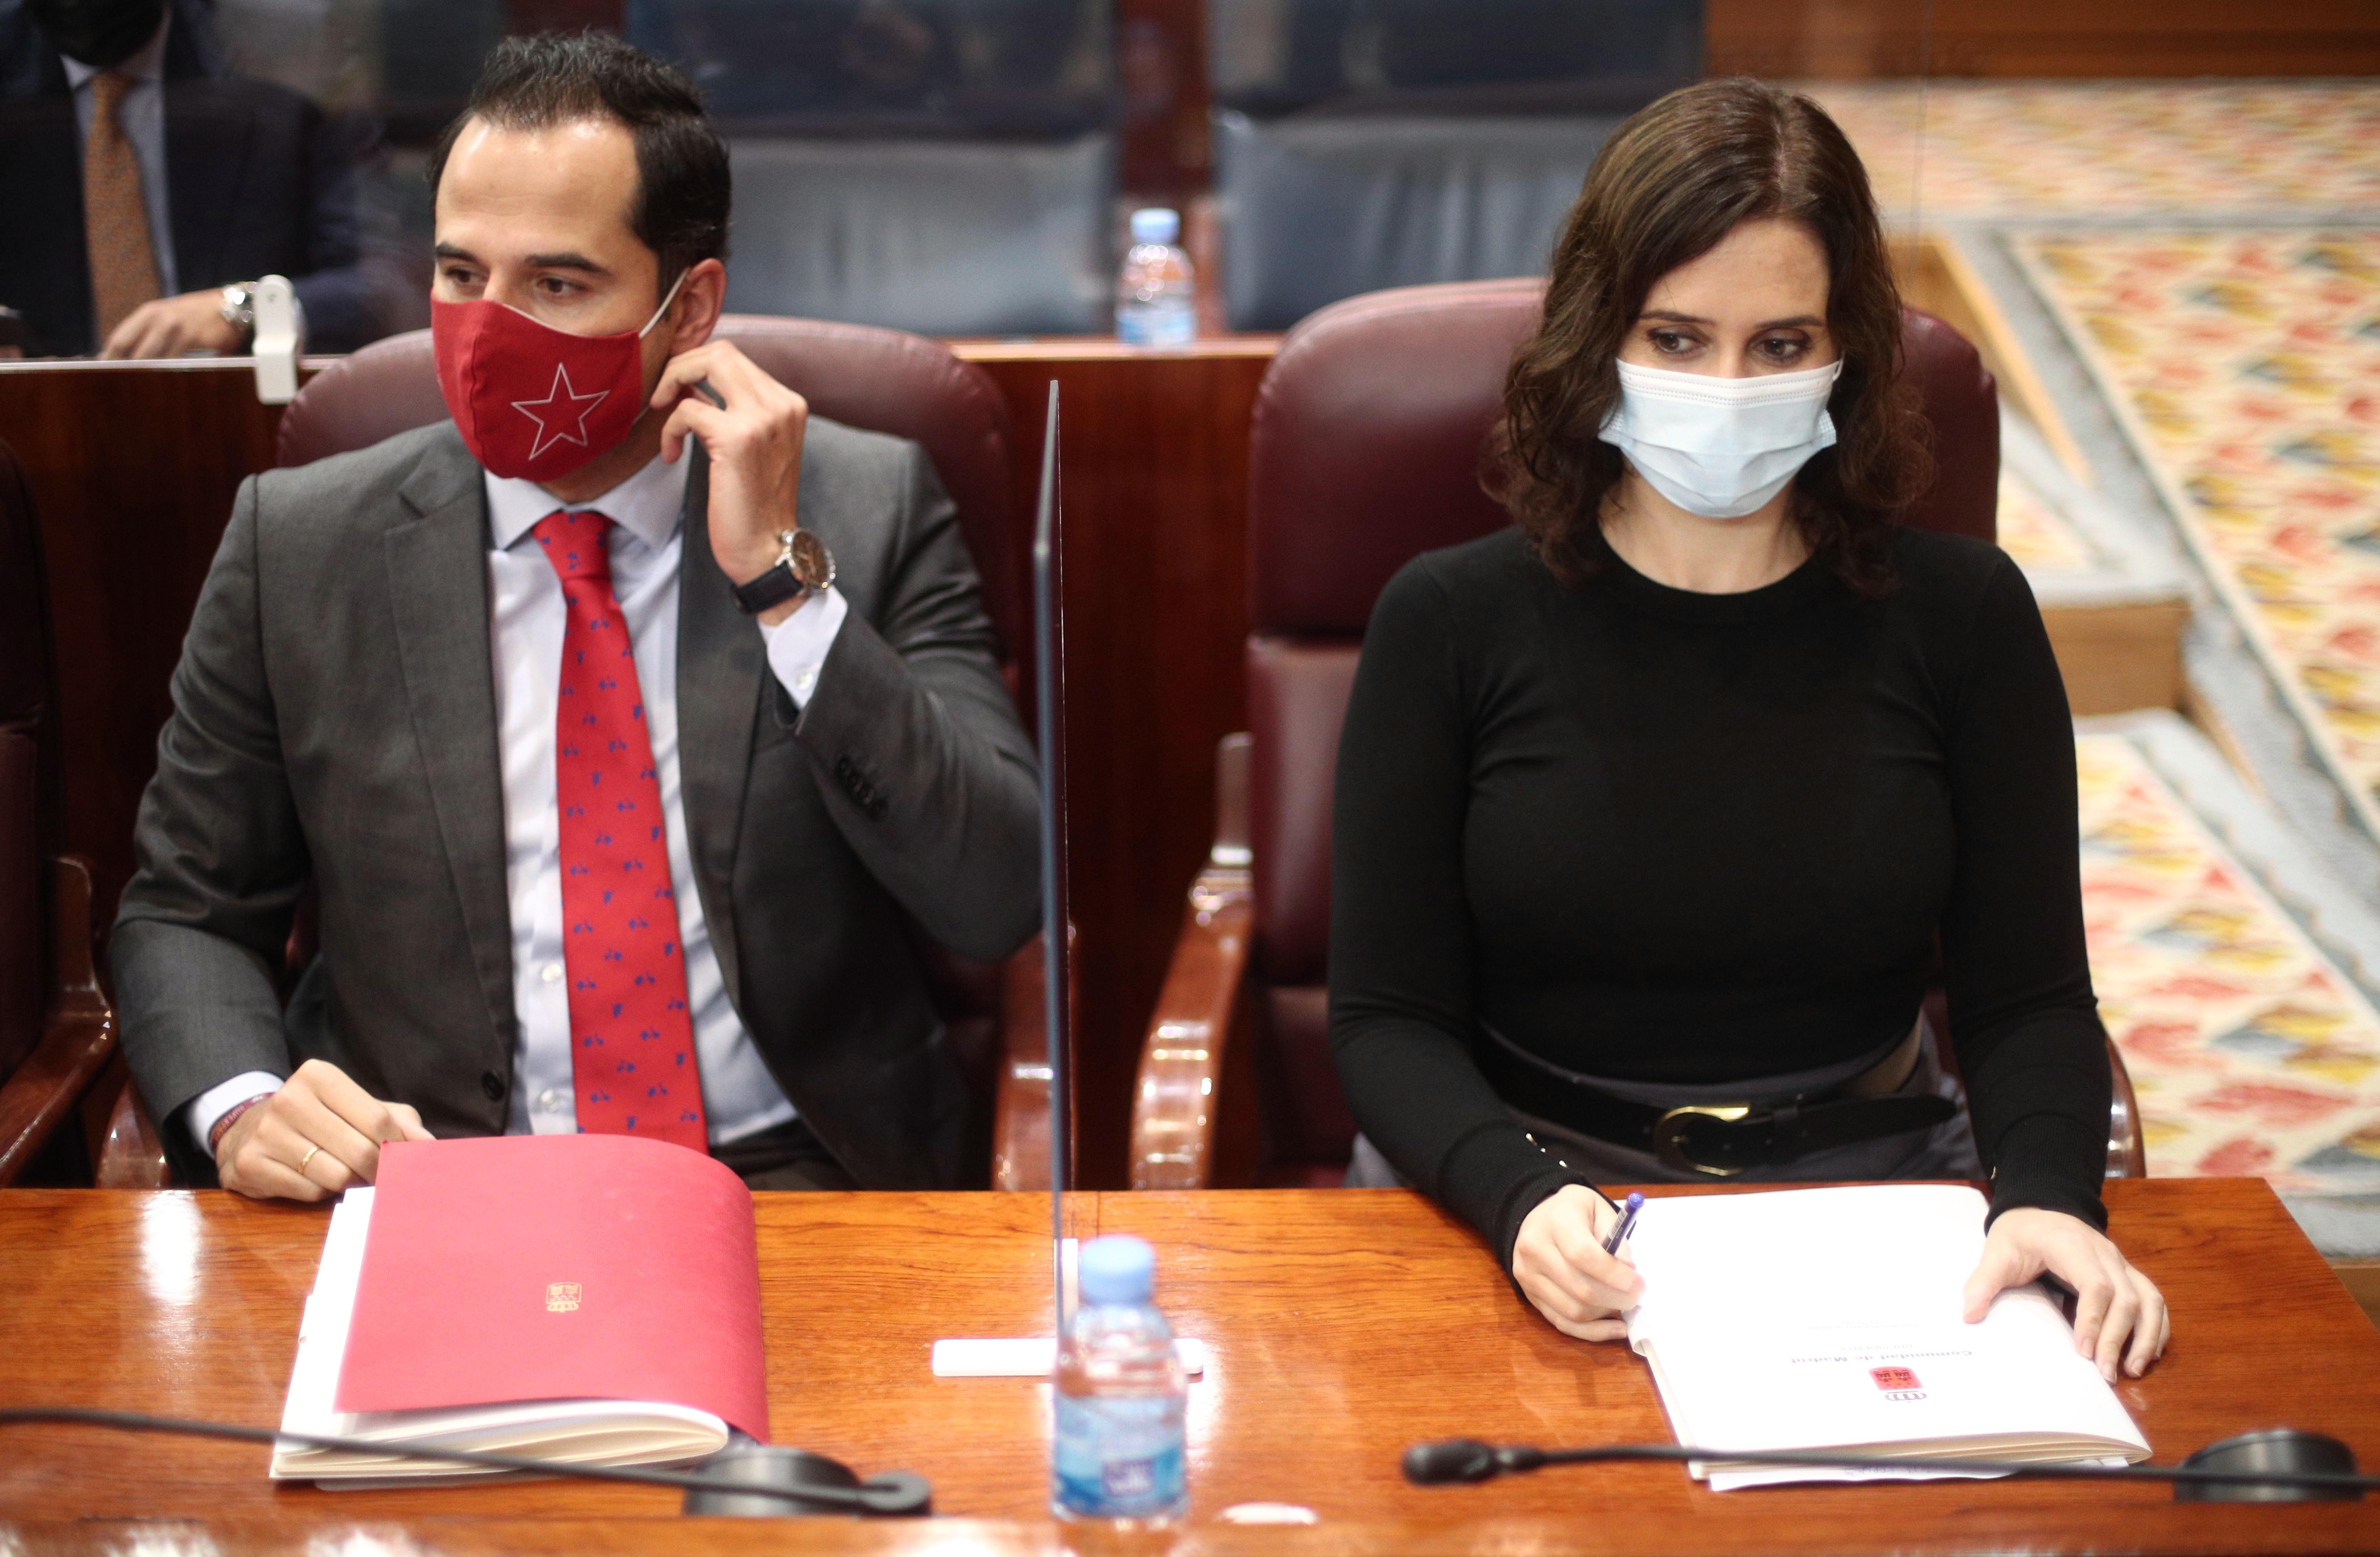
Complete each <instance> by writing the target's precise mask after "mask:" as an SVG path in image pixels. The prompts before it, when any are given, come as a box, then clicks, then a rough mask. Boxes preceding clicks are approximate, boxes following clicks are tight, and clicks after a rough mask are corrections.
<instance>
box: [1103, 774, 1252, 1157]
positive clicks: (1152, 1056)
mask: <svg viewBox="0 0 2380 1557" xmlns="http://www.w3.org/2000/svg"><path fill="white" fill-rule="evenodd" d="M1215 791H1216V807H1215V812H1216V828H1215V843H1214V846H1213V847H1212V848H1211V849H1209V850H1208V855H1207V865H1206V868H1205V869H1204V870H1200V871H1199V872H1198V877H1197V880H1196V881H1195V882H1191V884H1190V896H1189V901H1188V902H1187V903H1186V904H1185V905H1184V907H1183V913H1182V933H1181V936H1180V937H1179V939H1177V940H1176V941H1175V942H1174V943H1173V961H1172V965H1171V966H1170V967H1167V969H1166V971H1165V984H1164V987H1163V988H1162V989H1161V990H1160V991H1159V992H1158V997H1157V1010H1156V1012H1155V1013H1154V1015H1152V1016H1151V1017H1150V1019H1149V1024H1148V1036H1147V1040H1145V1041H1144V1042H1143V1043H1142V1045H1141V1051H1140V1071H1139V1075H1138V1077H1136V1078H1135V1084H1134V1088H1133V1104H1132V1187H1133V1188H1135V1189H1204V1188H1207V1187H1208V1186H1210V1185H1212V1184H1213V1183H1214V1182H1215V1179H1216V1171H1217V1168H1218V1165H1219V1164H1218V1158H1219V1156H1220V1154H1221V1153H1220V1151H1219V1146H1220V1144H1221V1142H1220V1131H1219V1129H1218V1127H1217V1125H1218V1121H1219V1120H1220V1119H1222V1118H1223V1117H1224V1116H1225V1101H1226V1099H1225V1092H1226V1088H1225V1067H1226V1065H1227V1064H1228V1065H1230V1066H1231V1067H1232V1070H1233V1075H1234V1076H1235V1077H1236V1076H1237V1075H1238V1074H1239V1073H1241V1072H1245V1070H1246V1069H1247V1068H1248V1067H1247V1064H1246V1056H1245V1055H1238V1056H1235V1055H1234V1052H1233V1051H1234V1049H1235V1047H1238V1046H1239V1045H1238V1044H1235V1039H1237V1040H1243V1041H1244V1040H1245V1034H1246V1027H1247V1024H1246V1023H1245V1021H1243V1020H1241V1019H1240V1017H1241V1014H1242V1012H1243V1011H1244V1010H1245V987H1246V984H1247V972H1248V955H1249V950H1250V943H1251V939H1252V931H1253V930H1254V926H1255V918H1256V904H1255V893H1254V886H1253V882H1252V877H1251V872H1250V870H1249V866H1250V864H1251V858H1250V856H1249V852H1248V844H1247V811H1248V808H1247V796H1248V737H1247V736H1245V735H1236V736H1225V737H1223V740H1222V743H1221V744H1220V746H1219V747H1218V748H1216V752H1215ZM1255 1101H1256V1100H1255V1099H1253V1098H1233V1099H1232V1100H1230V1107H1231V1109H1232V1110H1233V1111H1234V1112H1236V1113H1240V1114H1241V1115H1243V1116H1244V1117H1252V1113H1251V1111H1252V1110H1253V1109H1254V1107H1255Z"/></svg>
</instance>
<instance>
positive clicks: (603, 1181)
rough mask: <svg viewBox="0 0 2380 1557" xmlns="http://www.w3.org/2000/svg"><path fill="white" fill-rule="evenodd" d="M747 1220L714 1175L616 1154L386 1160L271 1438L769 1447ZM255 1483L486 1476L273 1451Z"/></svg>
mask: <svg viewBox="0 0 2380 1557" xmlns="http://www.w3.org/2000/svg"><path fill="white" fill-rule="evenodd" d="M489 1186H499V1187H498V1189H497V1192H496V1193H493V1194H491V1193H490V1192H489ZM751 1207H752V1203H751V1196H750V1195H749V1194H748V1193H747V1191H746V1190H745V1188H744V1186H743V1183H742V1181H741V1180H739V1179H737V1178H736V1177H735V1174H732V1173H730V1172H729V1171H728V1170H727V1169H726V1168H724V1167H722V1166H721V1165H720V1164H718V1163H716V1162H712V1161H711V1160H710V1159H709V1158H707V1157H703V1156H700V1155H699V1154H698V1153H695V1152H691V1151H686V1150H683V1149H681V1148H678V1147H674V1146H668V1145H665V1144H662V1143H659V1142H654V1141H647V1140H639V1139H636V1138H633V1137H624V1136H599V1135H583V1136H536V1137H530V1136H522V1137H500V1138H497V1139H492V1140H465V1141H436V1142H419V1143H416V1142H404V1143H391V1144H390V1145H389V1146H387V1147H385V1148H383V1151H382V1157H381V1174H380V1185H379V1186H378V1187H377V1188H364V1189H351V1190H349V1191H348V1192H347V1193H346V1198H344V1199H342V1200H341V1202H340V1203H339V1205H338V1207H337V1208H336V1209H335V1210H333V1212H332V1213H331V1227H330V1232H329V1234H328V1235H327V1236H326V1238H325V1239H324V1242H323V1246H322V1264H321V1266H320V1268H319V1269H318V1270H317V1271H316V1272H315V1277H314V1291H313V1294H312V1295H310V1297H308V1298H307V1300H306V1311H305V1318H304V1320H303V1321H302V1323H301V1326H300V1329H299V1334H298V1342H297V1366H296V1368H294V1369H293V1370H292V1372H291V1374H290V1380H289V1396H288V1399H287V1401H286V1403H285V1405H284V1406H283V1408H282V1414H281V1427H282V1429H283V1430H284V1431H286V1432H305V1433H317V1434H322V1435H325V1436H331V1437H341V1438H364V1439H379V1440H383V1441H385V1440H391V1439H404V1440H407V1441H427V1442H434V1443H437V1444H439V1445H441V1446H442V1447H446V1448H455V1449H467V1450H478V1451H481V1452H485V1453H492V1454H521V1455H528V1456H531V1457H534V1458H538V1459H545V1460H553V1461H557V1462H566V1463H572V1464H578V1465H599V1466H625V1465H651V1464H659V1463H663V1462H668V1461H674V1460H686V1459H692V1458H695V1457H698V1456H700V1455H703V1454H710V1453H713V1452H715V1451H717V1450H719V1449H722V1448H723V1447H725V1446H726V1444H727V1442H728V1440H729V1436H730V1431H731V1429H737V1428H740V1429H744V1430H746V1431H747V1432H749V1433H750V1434H751V1435H752V1436H753V1437H756V1438H761V1439H764V1440H765V1438H766V1436H767V1433H768V1414H767V1413H768V1406H767V1395H766V1388H765V1383H764V1368H763V1366H762V1355H761V1346H760V1316H759V1269H758V1267H759V1260H758V1255H757V1252H756V1248H755V1244H754V1239H753V1231H752V1209H751ZM272 1474H273V1478H274V1479H276V1480H291V1479H297V1480H305V1479H311V1480H315V1481H318V1482H322V1483H323V1484H325V1485H339V1486H363V1485H375V1484H383V1483H385V1482H387V1481H391V1480H395V1479H400V1478H403V1479H411V1478H423V1477H430V1478H448V1477H462V1476H474V1475H485V1474H498V1473H491V1472H485V1471H479V1470H475V1469H474V1468H473V1467H471V1466H455V1465H441V1464H438V1463H436V1462H434V1461H425V1460H417V1459H411V1458H399V1457H397V1456H395V1455H381V1454H362V1453H358V1452H353V1451H341V1450H325V1449H308V1448H303V1447H300V1446H298V1445H296V1444H292V1443H287V1442H283V1443H278V1444H276V1445H275V1446H274V1448H273V1468H272Z"/></svg>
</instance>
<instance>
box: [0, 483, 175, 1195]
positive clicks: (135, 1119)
mask: <svg viewBox="0 0 2380 1557" xmlns="http://www.w3.org/2000/svg"><path fill="white" fill-rule="evenodd" d="M51 656H52V650H51V639H50V624H49V602H48V598H47V595H46V592H45V589H44V583H43V572H42V538H41V529H40V525H39V521H38V516H37V515H36V514H35V512H34V508H33V495H32V491H31V489H30V486H29V485H28V484H27V482H26V480H25V474H24V471H23V469H22V468H20V467H19V466H18V463H17V456H16V453H15V451H13V450H11V449H10V448H9V447H8V446H7V444H0V1186H7V1185H10V1184H14V1183H16V1182H18V1179H19V1178H20V1177H21V1176H22V1175H23V1174H25V1172H26V1170H27V1169H28V1168H30V1167H31V1166H32V1165H33V1163H34V1162H35V1160H36V1159H39V1158H41V1156H42V1150H43V1149H44V1148H45V1147H47V1146H48V1145H49V1144H50V1142H51V1141H52V1140H53V1139H54V1138H55V1137H56V1136H57V1133H58V1131H59V1129H60V1128H61V1127H62V1126H63V1125H66V1124H67V1122H68V1121H69V1120H72V1119H75V1118H76V1117H77V1116H78V1115H79V1116H80V1122H81V1125H82V1134H83V1141H84V1144H85V1146H86V1147H87V1148H88V1158H89V1161H88V1163H87V1164H85V1165H78V1166H75V1167H73V1168H72V1169H71V1171H70V1172H69V1173H68V1174H66V1175H63V1176H67V1177H68V1178H70V1179H71V1180H72V1181H75V1182H79V1181H80V1179H81V1176H82V1174H83V1172H84V1166H87V1167H88V1169H89V1172H90V1174H91V1178H92V1181H93V1182H97V1183H102V1184H109V1185H119V1186H156V1185H162V1184H163V1183H164V1166H165V1164H164V1152H163V1151H162V1150H159V1149H158V1146H157V1141H156V1135H155V1132H154V1131H153V1130H148V1129H147V1121H146V1117H145V1116H144V1115H142V1114H141V1113H140V1109H139V1102H138V1100H137V1098H136V1097H135V1096H134V1094H133V1092H132V1089H131V1085H130V1083H129V1081H128V1079H127V1076H126V1071H125V1068H124V1061H123V1057H122V1056H121V1055H120V1054H119V1053H118V1052H117V1047H116V1040H115V1007H114V1006H113V1005H112V1004H109V1002H108V999H107V995H106V993H105V991H103V990H102V988H101V987H100V982H99V977H98V969H97V966H96V948H95V944H94V939H93V926H92V923H91V864H90V862H89V861H87V860H84V859H81V858H76V857H73V856H59V855H57V854H56V853H55V849H56V846H57V836H58V831H59V818H58V806H59V794H58V777H57V772H58V746H57V741H58V736H57V728H56V723H57V697H56V691H55V685H54V676H53V664H52V657H51Z"/></svg>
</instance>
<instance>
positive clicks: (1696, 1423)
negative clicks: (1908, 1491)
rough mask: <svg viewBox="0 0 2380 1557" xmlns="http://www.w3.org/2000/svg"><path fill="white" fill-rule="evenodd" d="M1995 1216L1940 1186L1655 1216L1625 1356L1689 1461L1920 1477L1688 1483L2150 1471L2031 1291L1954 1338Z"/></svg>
mask: <svg viewBox="0 0 2380 1557" xmlns="http://www.w3.org/2000/svg"><path fill="white" fill-rule="evenodd" d="M1986 1210H1987V1208H1986V1206H1985V1200H1984V1198H1983V1196H1981V1195H1980V1194H1978V1193H1976V1192H1975V1191H1974V1190H1973V1189H1971V1188H1968V1187H1966V1186H1963V1185H1933V1184H1888V1185H1863V1186H1852V1187H1847V1188H1840V1189H1789V1190H1779V1191H1776V1192H1773V1193H1767V1194H1744V1195H1698V1196H1666V1197H1663V1198H1658V1199H1654V1200H1648V1201H1646V1202H1645V1209H1644V1210H1643V1211H1641V1212H1640V1213H1638V1216H1637V1219H1636V1227H1635V1231H1634V1233H1633V1235H1632V1236H1631V1237H1630V1239H1629V1248H1628V1253H1629V1257H1630V1258H1631V1259H1633V1260H1634V1262H1635V1265H1636V1269H1637V1271H1639V1272H1640V1273H1641V1274H1642V1275H1643V1276H1644V1278H1645V1295H1644V1297H1643V1299H1642V1300H1641V1301H1640V1302H1639V1304H1638V1305H1637V1307H1636V1308H1633V1309H1632V1310H1631V1311H1630V1312H1629V1314H1628V1316H1627V1317H1628V1338H1629V1342H1630V1344H1633V1346H1634V1347H1635V1349H1636V1350H1637V1351H1638V1352H1639V1353H1641V1354H1643V1356H1644V1357H1645V1361H1646V1362H1647V1363H1649V1364H1650V1365H1651V1367H1652V1369H1653V1379H1654V1382H1655V1383H1656V1385H1657V1386H1658V1388H1659V1390H1660V1392H1661V1404H1662V1405H1663V1407H1664V1408H1666V1409H1667V1410H1668V1412H1669V1415H1670V1428H1671V1429H1672V1430H1674V1431H1675V1432H1676V1434H1677V1437H1678V1441H1679V1442H1681V1443H1686V1444H1709V1445H1712V1446H1713V1447H1717V1448H1726V1449H1742V1450H1793V1449H1808V1450H1814V1451H1816V1450H1824V1451H1828V1452H1830V1453H1835V1454H1873V1455H1878V1456H1882V1457H1886V1458H1892V1459H1906V1460H1908V1461H1909V1462H1910V1464H1909V1466H1908V1467H1907V1468H1906V1469H1905V1470H1900V1471H1884V1470H1877V1471H1863V1470H1846V1469H1829V1468H1826V1467H1822V1466H1810V1467H1806V1468H1804V1467H1788V1466H1747V1465H1743V1464H1742V1463H1741V1462H1738V1463H1736V1464H1734V1465H1730V1464H1728V1463H1725V1462H1707V1461H1697V1462H1695V1463H1694V1465H1692V1466H1690V1467H1689V1468H1690V1469H1691V1470H1692V1472H1693V1474H1694V1475H1695V1476H1696V1477H1699V1478H1705V1479H1706V1480H1708V1481H1709V1483H1710V1485H1711V1487H1712V1488H1713V1490H1719V1491H1726V1490H1731V1489H1734V1488H1738V1487H1755V1486H1761V1485H1764V1484H1767V1483H1771V1482H1779V1481H1860V1480H1882V1479H1892V1478H1927V1477H1938V1476H1950V1475H1959V1474H1962V1473H1960V1472H1953V1471H1937V1470H1929V1469H1927V1468H1925V1461H1926V1460H1927V1459H1929V1458H1931V1459H1949V1458H1976V1459H2007V1460H2022V1461H2029V1462H2051V1461H2059V1462H2069V1463H2075V1462H2090V1461H2113V1462H2115V1463H2119V1464H2122V1463H2130V1462H2133V1461H2139V1460H2144V1459H2146V1458H2148V1454H2149V1447H2148V1443H2147V1441H2145V1440H2143V1438H2142V1437H2141V1433H2140V1429H2139V1428H2137V1427H2135V1426H2134V1425H2133V1423H2132V1419H2131V1417H2130V1416H2129V1415H2127V1414H2126V1412H2125V1410H2124V1408H2123V1405H2121V1403H2119V1401H2118V1400H2117V1399H2116V1394H2115V1392H2114V1391H2113V1390H2112V1389H2110V1388H2109V1387H2108V1386H2107V1381H2106V1380H2104V1379H2102V1378H2101V1377H2100V1376H2099V1370H2098V1368H2097V1367H2096V1366H2095V1364H2094V1363H2093V1362H2092V1361H2091V1360H2090V1359H2089V1358H2087V1357H2083V1356H2078V1355H2076V1353H2075V1350H2074V1332H2073V1330H2072V1328H2071V1327H2070V1325H2069V1324H2068V1323H2067V1321H2066V1317H2065V1315H2064V1314H2062V1313H2061V1312H2060V1311H2059V1310H2058V1307H2057V1305H2056V1304H2054V1303H2053V1302H2052V1301H2051V1300H2050V1298H2049V1297H2048V1295H2046V1294H2045V1293H2044V1292H2043V1291H2042V1290H2041V1289H2040V1288H2039V1287H2038V1286H2025V1287H2020V1288H2016V1289H2013V1290H2011V1291H2009V1292H2004V1293H2002V1294H2000V1295H1999V1297H1998V1300H1997V1301H1996V1302H1994V1304H1993V1305H1992V1309H1991V1312H1990V1313H1989V1314H1988V1315H1987V1316H1986V1317H1985V1319H1984V1320H1982V1321H1981V1322H1979V1323H1976V1324H1968V1323H1967V1322H1966V1321H1965V1320H1964V1319H1963V1318H1962V1316H1961V1294H1962V1291H1963V1289H1964V1287H1965V1284H1966V1280H1967V1277H1968V1275H1969V1274H1970V1273H1971V1272H1972V1271H1973V1270H1974V1268H1975V1262H1976V1260H1977V1259H1980V1258H1981V1257H1982V1254H1983V1248H1984V1217H1985V1211H1986Z"/></svg>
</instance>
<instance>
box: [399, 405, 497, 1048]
mask: <svg viewBox="0 0 2380 1557" xmlns="http://www.w3.org/2000/svg"><path fill="white" fill-rule="evenodd" d="M398 496H399V498H400V499H401V500H402V501H403V502H404V504H405V505H406V506H407V507H408V508H409V509H410V510H411V513H410V514H409V515H408V516H407V517H404V518H401V519H399V520H398V521H397V522H396V523H395V524H394V525H392V526H390V527H389V529H387V530H386V531H385V532H383V536H382V542H383V551H384V553H385V555H386V559H387V566H388V592H389V602H390V605H391V609H392V610H393V612H394V614H395V619H396V643H397V658H398V661H399V663H400V664H401V666H402V668H403V671H404V675H405V695H406V701H407V706H408V707H409V709H410V710H411V712H412V715H413V732H414V738H415V740H416V742H417V743H418V744H419V747H420V750H421V758H422V766H423V769H424V771H425V772H426V774H427V776H428V778H429V782H430V797H431V807H432V809H434V811H435V812H436V815H437V820H438V833H439V840H440V842H441V843H443V845H444V846H445V850H446V865H447V869H448V870H449V871H450V872H451V874H452V876H453V879H454V883H455V900H456V902H457V903H458V904H459V905H460V906H461V908H462V914H463V928H464V932H465V933H466V934H467V935H468V937H469V939H470V943H471V957H472V962H473V964H474V966H475V967H477V969H478V972H479V975H480V987H481V990H482V991H483V993H484V995H485V998H486V1000H487V1004H488V1015H489V1018H490V1028H491V1031H492V1034H494V1035H495V1037H496V1040H497V1041H498V1042H499V1044H501V1045H503V1046H504V1053H505V1055H506V1056H507V1057H508V1056H509V1054H510V1047H509V1046H510V1043H511V1033H512V1022H513V1015H514V1014H513V995H512V907H511V904H510V901H509V899H508V898H507V896H506V894H505V886H504V772H503V764H502V759H501V758H500V757H499V755H498V753H497V747H496V742H497V735H496V695H495V673H494V671H493V669H492V665H491V662H490V658H489V653H490V651H489V647H488V564H487V545H488V541H487V535H488V511H487V491H486V488H485V487H484V485H483V484H482V483H481V481H480V468H479V466H478V465H477V464H476V463H474V462H473V460H472V459H471V457H470V456H469V454H468V452H466V451H465V449H464V447H463V442H462V439H461V438H460V437H459V436H456V435H455V434H454V433H453V432H449V433H448V435H447V436H446V437H445V438H444V439H442V440H441V441H440V442H439V443H437V444H434V445H433V446H432V447H431V450H430V452H428V453H427V454H425V455H424V456H422V460H421V463H420V464H419V465H418V466H416V467H415V468H414V471H413V474H412V475H411V476H409V477H407V480H406V482H405V484H404V486H403V487H401V488H400V489H399V490H398ZM498 1068H500V1069H501V1068H504V1067H498Z"/></svg>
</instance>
